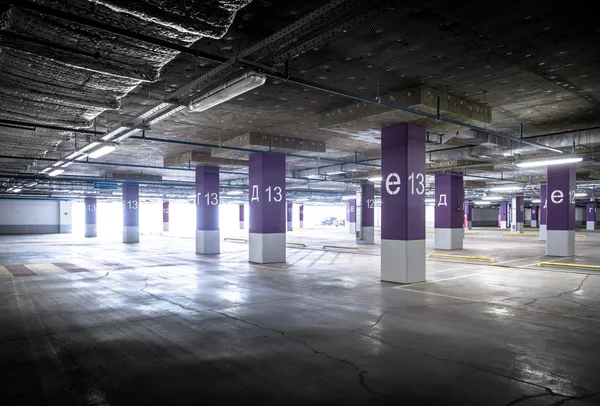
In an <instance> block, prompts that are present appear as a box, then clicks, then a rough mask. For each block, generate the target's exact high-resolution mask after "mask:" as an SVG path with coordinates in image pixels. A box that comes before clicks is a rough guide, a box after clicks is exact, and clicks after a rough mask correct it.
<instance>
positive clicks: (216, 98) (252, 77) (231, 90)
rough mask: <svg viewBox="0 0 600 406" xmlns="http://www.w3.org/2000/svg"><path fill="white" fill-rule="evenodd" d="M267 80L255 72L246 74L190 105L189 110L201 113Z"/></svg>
mask: <svg viewBox="0 0 600 406" xmlns="http://www.w3.org/2000/svg"><path fill="white" fill-rule="evenodd" d="M266 80H267V78H266V77H265V75H261V74H259V73H256V72H248V73H246V74H245V75H243V76H240V77H238V78H236V79H234V80H231V81H229V82H227V83H225V84H223V85H222V86H219V87H217V88H215V89H213V90H211V91H209V92H208V93H206V94H205V95H203V96H200V97H199V98H197V99H196V100H194V101H192V102H191V103H190V110H192V111H195V112H201V111H204V110H208V109H210V108H211V107H214V106H217V105H219V104H221V103H225V102H226V101H228V100H231V99H233V98H235V97H237V96H239V95H241V94H243V93H246V92H248V91H250V90H252V89H255V88H257V87H259V86H262V85H264V84H265V82H266Z"/></svg>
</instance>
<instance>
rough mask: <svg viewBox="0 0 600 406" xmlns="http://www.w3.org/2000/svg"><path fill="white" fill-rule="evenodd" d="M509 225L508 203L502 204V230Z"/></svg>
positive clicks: (500, 225)
mask: <svg viewBox="0 0 600 406" xmlns="http://www.w3.org/2000/svg"><path fill="white" fill-rule="evenodd" d="M507 225H508V203H506V202H503V203H500V224H499V225H498V226H499V227H500V228H506V227H507Z"/></svg>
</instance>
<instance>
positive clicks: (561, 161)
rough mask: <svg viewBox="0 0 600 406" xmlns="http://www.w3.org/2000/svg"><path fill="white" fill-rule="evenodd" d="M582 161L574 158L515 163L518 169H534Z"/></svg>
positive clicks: (579, 158)
mask: <svg viewBox="0 0 600 406" xmlns="http://www.w3.org/2000/svg"><path fill="white" fill-rule="evenodd" d="M581 161H583V158H581V157H578V156H575V157H571V158H556V159H542V160H537V161H524V162H519V163H517V166H518V167H519V168H536V167H540V166H550V165H564V164H574V163H577V162H581Z"/></svg>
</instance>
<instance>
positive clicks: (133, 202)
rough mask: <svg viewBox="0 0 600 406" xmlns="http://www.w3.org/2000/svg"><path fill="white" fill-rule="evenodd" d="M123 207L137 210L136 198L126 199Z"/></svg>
mask: <svg viewBox="0 0 600 406" xmlns="http://www.w3.org/2000/svg"><path fill="white" fill-rule="evenodd" d="M123 208H125V209H129V210H137V209H138V202H137V200H127V201H126V202H123Z"/></svg>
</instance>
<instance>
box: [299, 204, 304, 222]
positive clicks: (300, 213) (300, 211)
mask: <svg viewBox="0 0 600 406" xmlns="http://www.w3.org/2000/svg"><path fill="white" fill-rule="evenodd" d="M298 214H299V215H300V228H304V205H303V204H301V205H300V207H299V208H298Z"/></svg>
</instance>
